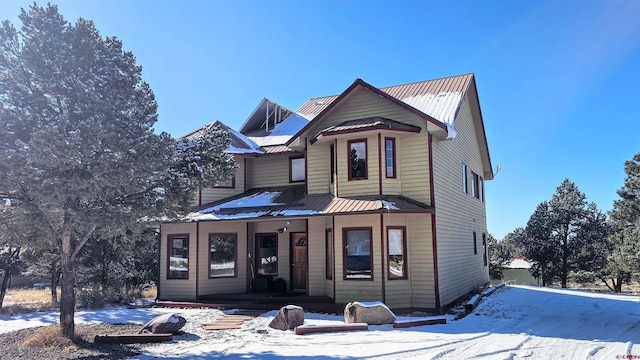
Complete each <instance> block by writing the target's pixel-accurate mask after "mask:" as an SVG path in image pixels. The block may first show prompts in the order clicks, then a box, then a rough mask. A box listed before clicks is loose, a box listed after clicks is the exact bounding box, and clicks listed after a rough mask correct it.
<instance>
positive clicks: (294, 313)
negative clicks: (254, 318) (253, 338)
mask: <svg viewBox="0 0 640 360" xmlns="http://www.w3.org/2000/svg"><path fill="white" fill-rule="evenodd" d="M302 324H304V310H303V309H302V308H301V307H300V306H296V305H287V306H283V307H281V308H280V311H278V314H277V315H276V317H274V318H273V320H271V322H270V323H269V327H270V328H274V329H278V330H289V329H293V328H294V327H296V326H300V325H302Z"/></svg>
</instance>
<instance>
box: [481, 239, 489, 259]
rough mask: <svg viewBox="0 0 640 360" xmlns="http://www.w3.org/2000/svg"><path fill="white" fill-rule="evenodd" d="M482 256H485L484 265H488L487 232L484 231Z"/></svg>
mask: <svg viewBox="0 0 640 360" xmlns="http://www.w3.org/2000/svg"><path fill="white" fill-rule="evenodd" d="M482 256H483V258H484V266H487V264H488V259H487V234H485V233H482Z"/></svg>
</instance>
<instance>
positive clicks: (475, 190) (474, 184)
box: [471, 171, 482, 199]
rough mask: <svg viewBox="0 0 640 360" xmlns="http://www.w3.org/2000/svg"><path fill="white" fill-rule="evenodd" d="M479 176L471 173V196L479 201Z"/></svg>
mask: <svg viewBox="0 0 640 360" xmlns="http://www.w3.org/2000/svg"><path fill="white" fill-rule="evenodd" d="M481 191H482V190H481V189H480V176H479V175H478V174H476V173H474V172H473V171H472V172H471V194H472V195H473V197H475V198H476V199H480V192H481Z"/></svg>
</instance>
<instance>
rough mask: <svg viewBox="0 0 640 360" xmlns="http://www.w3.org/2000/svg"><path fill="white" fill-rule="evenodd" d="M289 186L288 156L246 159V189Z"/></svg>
mask: <svg viewBox="0 0 640 360" xmlns="http://www.w3.org/2000/svg"><path fill="white" fill-rule="evenodd" d="M289 184H290V183H289V156H286V155H276V156H261V157H257V158H248V159H247V189H253V188H261V187H268V186H282V185H289Z"/></svg>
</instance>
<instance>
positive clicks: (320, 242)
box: [307, 217, 327, 296]
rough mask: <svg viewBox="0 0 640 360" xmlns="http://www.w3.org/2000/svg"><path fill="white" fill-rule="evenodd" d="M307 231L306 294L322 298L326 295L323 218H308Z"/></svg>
mask: <svg viewBox="0 0 640 360" xmlns="http://www.w3.org/2000/svg"><path fill="white" fill-rule="evenodd" d="M308 226H309V229H308V234H307V239H308V240H309V241H308V244H309V245H308V247H307V250H308V252H309V253H308V264H309V282H308V284H309V288H308V292H309V295H311V296H323V295H327V294H326V291H325V290H326V289H325V272H324V261H325V251H324V248H325V247H324V233H325V218H323V217H312V218H309V223H308Z"/></svg>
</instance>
